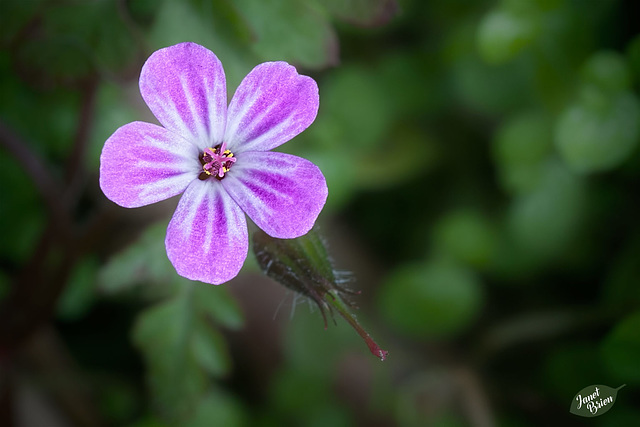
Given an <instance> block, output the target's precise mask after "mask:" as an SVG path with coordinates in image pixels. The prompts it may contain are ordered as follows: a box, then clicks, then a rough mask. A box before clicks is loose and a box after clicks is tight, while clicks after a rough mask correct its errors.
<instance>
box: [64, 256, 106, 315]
mask: <svg viewBox="0 0 640 427" xmlns="http://www.w3.org/2000/svg"><path fill="white" fill-rule="evenodd" d="M98 268H99V264H98V261H97V260H96V259H95V258H93V257H86V258H84V259H82V260H80V261H79V262H78V264H77V265H76V267H75V268H74V270H73V272H72V273H71V277H70V278H69V281H68V282H67V286H66V287H65V290H64V292H63V293H62V295H61V296H60V299H59V300H58V305H57V308H56V311H57V315H58V317H59V318H61V319H64V320H76V319H79V318H80V317H82V316H83V315H84V314H86V312H87V311H88V310H89V309H90V308H91V305H92V304H93V302H94V301H95V298H96V277H97V275H98Z"/></svg>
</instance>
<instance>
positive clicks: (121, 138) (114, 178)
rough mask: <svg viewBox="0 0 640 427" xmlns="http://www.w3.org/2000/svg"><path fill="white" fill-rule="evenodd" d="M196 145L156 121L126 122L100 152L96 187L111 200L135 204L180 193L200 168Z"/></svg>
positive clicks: (130, 204) (133, 205)
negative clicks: (98, 175) (155, 123)
mask: <svg viewBox="0 0 640 427" xmlns="http://www.w3.org/2000/svg"><path fill="white" fill-rule="evenodd" d="M198 153H199V152H198V149H197V148H196V146H194V145H193V144H191V143H190V142H188V141H187V140H185V139H184V138H182V137H180V136H179V135H176V134H174V133H173V132H170V131H168V130H166V129H165V128H162V127H160V126H157V125H153V124H151V123H144V122H133V123H129V124H126V125H124V126H122V127H121V128H119V129H118V130H116V131H115V132H114V134H113V135H111V136H110V137H109V139H107V141H106V142H105V143H104V147H103V148H102V154H101V155H100V188H102V192H103V193H104V194H105V195H106V196H107V197H108V198H109V199H110V200H112V201H113V202H115V203H117V204H119V205H120V206H124V207H125V208H136V207H138V206H144V205H148V204H151V203H155V202H158V201H160V200H164V199H168V198H169V197H172V196H175V195H176V194H179V193H182V192H183V191H184V189H185V188H187V186H188V185H189V183H190V182H191V181H193V180H194V179H195V178H197V176H198V174H199V172H200V163H199V162H198Z"/></svg>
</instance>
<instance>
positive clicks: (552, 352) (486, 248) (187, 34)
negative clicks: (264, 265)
mask: <svg viewBox="0 0 640 427" xmlns="http://www.w3.org/2000/svg"><path fill="white" fill-rule="evenodd" d="M585 3H588V6H587V5H586V4H585ZM633 16H637V8H636V7H635V4H634V3H633V2H629V1H627V2H624V1H617V0H614V1H597V0H593V1H589V2H582V1H573V0H483V1H479V2H466V1H462V0H455V1H449V0H431V1H428V2H423V1H420V0H399V1H398V2H395V1H393V0H351V1H339V0H330V1H321V0H274V1H261V0H241V1H240V0H238V1H232V0H186V1H178V0H161V1H152V0H122V1H120V0H117V1H116V0H95V1H80V0H65V1H57V0H29V1H19V0H3V1H2V2H0V47H1V50H0V125H2V129H0V130H2V134H1V135H0V139H1V140H2V141H1V142H2V146H1V147H0V198H1V199H0V236H2V238H1V239H0V240H1V245H0V265H1V266H2V270H1V271H0V301H12V300H11V299H10V298H12V295H13V294H14V293H16V285H15V284H14V283H22V284H24V283H27V285H28V286H35V285H33V283H31V282H29V280H27V281H26V282H24V281H23V282H19V280H22V278H24V277H30V276H31V275H36V273H35V272H33V271H30V270H29V269H30V268H31V269H32V268H34V266H36V267H37V270H38V271H40V270H42V271H45V272H47V276H46V278H45V282H46V281H50V284H49V282H46V283H45V284H49V285H50V287H51V288H55V287H57V286H60V288H61V289H63V292H62V293H61V295H60V297H59V298H57V299H56V298H54V297H52V298H53V300H52V302H51V305H52V306H53V307H52V310H55V316H56V322H55V327H56V329H57V330H59V331H60V332H61V335H62V338H63V341H64V342H65V343H66V344H67V345H68V347H69V351H70V353H71V354H72V355H73V356H75V357H76V358H78V359H80V360H81V361H82V362H83V363H84V365H85V366H83V369H86V370H87V371H89V372H90V373H91V374H93V375H90V379H89V380H88V381H89V383H90V384H91V385H92V386H94V387H95V388H97V389H99V390H100V393H98V394H99V400H100V405H99V413H100V417H102V418H103V419H104V420H105V421H106V424H113V425H129V426H135V427H142V426H147V427H148V426H156V427H158V426H166V425H188V426H194V427H197V426H210V425H224V426H234V425H238V426H242V425H265V426H271V425H273V426H280V425H303V426H319V425H336V426H341V425H372V424H374V423H378V424H377V425H402V426H414V425H415V426H418V425H442V426H457V425H468V424H474V423H475V424H476V425H477V424H479V423H481V422H482V421H486V420H488V421H489V422H490V423H491V422H496V423H499V424H504V425H541V424H550V423H558V424H560V423H562V424H563V425H579V422H580V421H581V420H577V419H576V418H571V417H572V415H570V414H569V412H568V408H569V404H570V399H571V398H572V397H573V395H574V394H575V393H576V392H577V391H578V390H581V389H582V388H584V387H585V386H587V385H589V384H608V385H609V386H614V387H618V386H619V385H621V384H623V383H627V387H626V388H624V389H622V390H621V391H620V393H619V394H618V399H619V400H618V401H617V402H616V406H615V407H614V408H613V409H612V410H611V411H609V412H608V413H607V414H606V415H604V416H602V417H598V418H595V419H594V420H593V422H594V423H595V424H599V425H603V426H607V425H625V424H626V425H636V424H640V413H639V412H638V410H637V406H636V403H637V401H638V399H639V398H640V394H639V393H640V388H639V387H640V372H639V371H638V368H639V366H640V364H638V362H637V360H640V343H639V341H638V339H639V337H640V333H638V331H640V317H639V314H638V309H639V308H640V286H639V285H640V267H639V266H640V228H639V227H638V221H637V219H638V214H639V212H640V202H639V200H640V199H638V194H640V149H639V148H638V145H639V144H638V142H639V140H640V104H639V103H640V101H639V99H638V96H640V93H639V90H640V34H639V33H640V28H639V26H638V23H637V22H634V21H633V19H630V17H633ZM182 41H194V42H197V43H200V44H203V45H204V46H206V47H207V48H209V49H211V50H212V51H214V52H215V53H216V55H217V56H218V57H219V58H220V59H221V61H222V63H223V64H224V67H225V72H226V76H227V82H228V85H227V86H228V90H229V95H230V96H231V95H232V94H233V92H234V90H235V88H236V87H237V85H238V84H239V83H240V81H241V79H242V78H243V76H244V75H246V73H247V72H248V71H250V70H251V68H252V67H253V66H255V65H256V64H258V63H260V62H262V61H273V60H285V61H289V62H290V63H292V64H294V65H296V66H297V67H298V68H299V70H300V71H301V72H302V73H304V74H308V75H311V76H312V77H314V78H315V79H316V80H317V81H318V84H319V88H320V111H319V114H318V117H317V119H316V121H315V122H314V124H313V125H312V126H311V127H310V128H309V129H308V130H307V131H305V132H304V133H302V134H301V135H300V136H298V137H296V138H295V140H294V141H292V142H290V143H288V144H286V145H284V146H283V147H281V150H282V151H285V152H288V153H293V154H297V155H300V156H302V157H305V158H308V159H310V160H311V161H313V162H314V163H316V164H317V165H318V166H319V167H320V168H321V169H322V171H323V173H324V174H325V176H326V178H327V183H328V186H329V199H328V203H327V206H326V208H325V212H324V213H323V216H322V218H321V221H326V222H328V223H329V224H330V223H331V221H335V222H338V223H340V224H342V225H343V226H346V228H347V229H348V230H349V233H348V234H349V235H348V237H347V238H345V241H348V240H349V239H355V240H356V241H357V242H358V247H359V248H360V251H361V253H358V256H357V257H355V256H354V257H353V258H350V256H351V255H347V256H346V259H345V260H340V259H338V260H336V261H338V262H337V263H338V264H339V265H341V266H343V265H344V266H345V267H347V268H351V267H350V266H349V265H348V263H349V262H353V264H354V265H358V263H363V264H362V265H364V267H359V268H360V269H361V271H357V270H358V267H354V269H355V270H356V273H360V274H361V275H362V276H365V277H368V281H367V283H362V287H363V288H364V293H363V296H362V297H357V298H355V300H356V302H357V303H359V304H360V305H361V306H362V310H361V311H360V312H359V316H360V317H362V319H360V321H361V323H363V324H368V325H372V326H371V329H372V333H373V335H375V336H376V339H377V340H378V341H379V342H380V343H381V344H382V345H383V347H385V348H386V349H388V350H390V356H389V358H388V359H387V361H385V362H384V364H380V363H379V362H378V361H377V360H375V359H373V358H370V356H369V355H368V354H367V352H366V349H365V348H364V346H363V345H362V343H361V342H360V341H359V338H358V337H357V335H356V334H355V333H353V331H352V330H351V329H349V328H348V326H347V325H346V324H345V323H344V322H341V321H340V320H341V319H338V322H337V327H333V326H330V327H329V328H328V329H327V330H322V320H321V316H320V314H319V313H317V312H314V313H308V310H306V308H304V309H302V308H298V309H297V312H296V314H295V316H293V317H292V320H291V321H289V322H287V323H286V326H285V327H284V330H283V331H282V336H281V338H280V341H278V340H276V342H273V343H272V346H274V347H277V349H276V350H275V353H277V354H278V356H277V358H278V362H277V363H276V364H273V365H269V364H267V363H264V364H261V365H258V366H250V363H251V362H250V360H251V359H250V358H248V357H247V356H246V355H244V352H247V351H249V350H247V349H246V348H244V347H242V344H241V340H239V339H238V337H237V335H235V334H238V333H239V332H238V331H240V330H242V328H243V327H244V325H245V317H246V318H249V317H251V315H252V313H247V312H244V313H243V312H242V310H241V308H240V307H241V306H242V304H240V303H239V302H238V299H237V298H236V296H233V295H232V294H233V292H229V290H230V289H233V287H234V283H233V282H232V283H229V284H227V285H223V286H220V287H213V286H208V285H203V284H199V283H191V282H189V281H188V280H186V279H183V278H181V277H179V276H177V275H176V273H175V270H174V269H173V267H172V266H171V264H170V262H169V261H168V259H167V257H166V253H165V247H164V236H165V230H166V224H167V219H168V217H167V215H168V212H169V211H170V210H171V209H170V208H169V209H167V212H164V211H162V213H161V214H158V213H157V212H156V211H153V210H151V209H152V208H150V209H149V210H145V209H146V208H143V209H141V210H137V211H129V210H124V209H116V208H114V207H113V206H110V205H109V204H108V203H107V202H106V201H105V199H104V196H103V195H102V194H101V193H100V191H99V188H98V184H97V176H98V165H99V156H100V152H101V149H102V145H103V144H104V141H105V139H106V138H108V136H109V135H110V134H111V133H112V132H113V131H114V130H115V129H117V128H118V127H119V126H122V125H124V124H125V123H128V122H131V121H134V120H146V121H154V118H153V117H152V116H151V114H150V113H149V111H148V109H147V108H146V106H145V105H144V103H143V102H142V99H141V97H140V95H139V93H138V88H137V77H138V75H139V72H140V67H141V66H142V64H143V62H144V60H145V59H146V58H147V57H148V56H149V55H150V54H151V52H153V51H154V50H156V49H158V48H161V47H164V46H168V45H171V44H175V43H178V42H182ZM74 159H75V160H74ZM29 165H31V166H33V165H38V168H39V169H38V168H36V169H35V170H34V169H33V168H30V167H29ZM43 181H45V182H44V183H43ZM51 188H53V189H54V190H59V191H58V192H57V193H56V194H55V195H54V198H55V199H56V200H58V201H59V203H60V206H62V208H60V206H58V205H57V204H56V203H55V200H54V201H51V200H47V198H46V197H43V195H46V194H47V192H48V191H50V190H51ZM164 207H166V205H163V208H162V209H164ZM60 209H62V213H61V212H59V210H60ZM61 214H62V215H63V216H66V217H68V218H69V221H70V223H71V224H72V225H73V227H72V231H71V232H69V233H68V234H69V235H68V236H64V235H63V236H62V237H60V236H59V235H58V234H56V233H60V234H64V233H66V232H67V231H65V230H66V228H65V227H64V224H60V223H57V222H56V221H57V220H58V219H59V217H60V215H61ZM158 216H162V218H163V219H162V220H161V221H156V219H157V217H158ZM329 219H331V221H328V220H329ZM152 222H154V223H153V224H151V225H149V224H150V223H152ZM327 228H329V227H327ZM52 236H53V237H52ZM56 239H59V240H56ZM336 240H337V241H336V242H331V243H333V244H335V246H340V245H342V244H343V242H342V240H341V239H340V238H338V239H336ZM51 241H55V242H56V243H55V244H51V243H50V242H51ZM47 245H49V246H47ZM43 248H44V249H43ZM46 248H49V249H48V251H47V249H46ZM329 248H330V249H331V245H330V246H329ZM42 251H45V255H44V256H42ZM336 252H338V253H340V251H336ZM40 256H42V258H38V257H40ZM34 257H36V258H34ZM363 260H364V261H363ZM56 266H59V268H60V270H59V271H57V270H55V271H54V272H57V273H59V274H50V275H49V274H48V273H49V272H50V271H51V269H55V268H57V267H56ZM256 270H257V269H256V268H255V265H254V261H252V260H248V261H247V265H246V266H245V269H244V275H243V276H241V277H240V278H239V279H238V280H239V281H240V280H246V281H249V282H251V281H252V277H253V276H252V274H255V272H256ZM36 277H39V276H36ZM369 281H371V283H369ZM46 295H49V294H46ZM40 296H41V293H39V292H35V293H33V294H32V295H31V297H32V298H33V299H34V300H35V299H37V298H39V297H40ZM299 302H300V300H299V299H298V298H297V297H294V298H293V302H292V304H293V308H292V310H293V309H295V306H296V304H298V303H299ZM265 304H266V303H265ZM36 306H37V305H36ZM15 307H18V306H15ZM37 307H42V306H37ZM16 309H18V308H16ZM39 310H43V311H44V310H45V309H44V308H39ZM275 310H276V307H273V309H272V310H269V311H275ZM105 312H106V313H111V312H115V313H117V315H113V317H109V315H108V314H105ZM19 314H21V315H22V314H24V316H28V315H34V316H37V314H34V313H29V312H26V311H25V312H24V313H23V312H20V313H19ZM261 321H262V322H263V323H267V321H271V319H261ZM105 325H106V326H105ZM127 328H130V330H127ZM96 330H97V331H98V332H96ZM78 331H80V332H78ZM100 331H109V333H105V332H100ZM96 333H98V334H101V335H100V337H99V338H100V341H101V342H102V345H103V346H104V347H100V348H106V349H107V351H106V353H108V354H107V355H106V356H105V354H102V355H99V354H97V353H100V351H99V350H96V349H94V348H89V347H92V346H95V344H94V343H95V339H96V338H95V334H96ZM102 334H104V336H103V335H102ZM88 337H89V338H88ZM128 338H130V342H131V343H132V345H133V346H134V348H135V352H134V351H133V350H132V351H131V354H129V353H127V352H126V349H124V348H123V344H122V343H123V342H126V339H128ZM252 338H253V339H254V340H258V338H259V337H252ZM258 341H259V340H258ZM259 342H260V341H259ZM136 355H137V356H136ZM101 357H102V358H105V357H106V358H112V359H114V361H112V363H113V364H108V363H106V362H105V361H104V360H103V359H102V358H101ZM119 357H122V358H123V359H126V360H127V362H123V365H119V364H118V363H119V362H118V361H119V360H120V359H119ZM369 358H370V359H369ZM52 359H53V358H52ZM141 366H144V375H141V374H140V372H139V371H140V369H141ZM105 371H106V372H105ZM143 376H144V378H146V381H144V380H142V377H143ZM105 377H106V378H105ZM95 378H98V380H96V379H95ZM254 388H258V390H255V389H254ZM470 407H473V408H476V410H475V411H473V410H469V408H470ZM478 408H479V410H478Z"/></svg>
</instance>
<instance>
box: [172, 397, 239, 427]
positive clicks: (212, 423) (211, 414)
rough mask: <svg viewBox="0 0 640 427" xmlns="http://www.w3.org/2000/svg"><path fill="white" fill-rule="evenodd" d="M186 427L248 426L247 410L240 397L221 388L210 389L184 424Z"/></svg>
mask: <svg viewBox="0 0 640 427" xmlns="http://www.w3.org/2000/svg"><path fill="white" fill-rule="evenodd" d="M184 425H185V426H186V427H218V426H219V427H242V426H248V425H250V424H249V417H248V416H247V410H246V408H244V407H243V406H242V405H241V404H240V402H239V401H238V399H235V398H234V397H233V396H230V395H229V394H228V393H225V392H224V391H222V390H219V389H213V390H210V391H209V392H208V393H207V394H206V395H205V396H204V397H202V399H201V400H200V402H199V404H198V407H197V408H196V410H195V412H194V413H193V414H192V416H191V417H190V419H189V421H188V422H187V423H186V424H184Z"/></svg>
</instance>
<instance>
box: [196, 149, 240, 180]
mask: <svg viewBox="0 0 640 427" xmlns="http://www.w3.org/2000/svg"><path fill="white" fill-rule="evenodd" d="M235 162H236V158H235V157H233V153H232V152H231V151H229V150H227V143H226V142H223V143H222V144H221V145H217V146H215V147H213V148H205V150H204V153H202V156H201V157H200V163H201V164H202V173H200V176H199V178H200V179H201V180H205V179H207V178H209V177H210V176H213V177H215V178H217V179H222V178H224V174H225V173H227V172H229V169H231V165H233V164H234V163H235Z"/></svg>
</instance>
